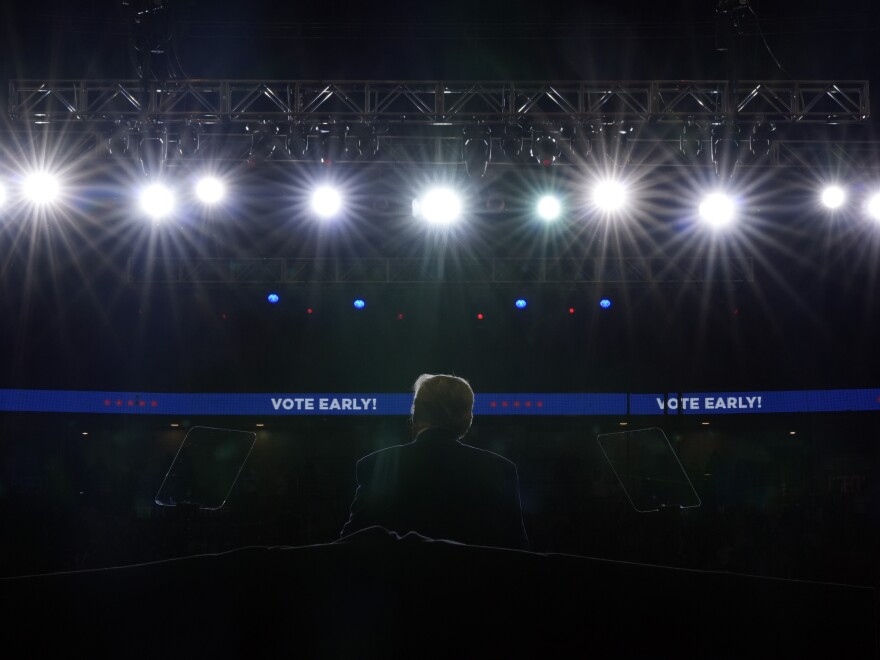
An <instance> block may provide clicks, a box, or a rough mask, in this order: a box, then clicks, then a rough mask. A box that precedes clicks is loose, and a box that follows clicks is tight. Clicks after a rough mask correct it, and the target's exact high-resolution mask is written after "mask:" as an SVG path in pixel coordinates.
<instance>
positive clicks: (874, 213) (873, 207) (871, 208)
mask: <svg viewBox="0 0 880 660" xmlns="http://www.w3.org/2000/svg"><path fill="white" fill-rule="evenodd" d="M0 195H2V193H0ZM865 211H867V213H868V217H870V218H871V219H873V220H880V192H877V193H874V194H873V195H871V196H870V197H869V198H868V203H867V204H865Z"/></svg>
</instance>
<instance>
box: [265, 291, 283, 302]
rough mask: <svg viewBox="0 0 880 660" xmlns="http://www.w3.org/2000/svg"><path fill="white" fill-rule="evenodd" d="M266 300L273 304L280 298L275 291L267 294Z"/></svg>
mask: <svg viewBox="0 0 880 660" xmlns="http://www.w3.org/2000/svg"><path fill="white" fill-rule="evenodd" d="M266 300H268V301H269V302H270V303H272V304H273V305H274V304H275V303H277V302H278V301H279V300H281V298H279V297H278V294H277V293H270V294H269V295H268V296H266Z"/></svg>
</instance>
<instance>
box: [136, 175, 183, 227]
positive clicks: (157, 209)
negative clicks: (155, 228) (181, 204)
mask: <svg viewBox="0 0 880 660" xmlns="http://www.w3.org/2000/svg"><path fill="white" fill-rule="evenodd" d="M140 203H141V210H142V211H143V212H144V213H146V214H147V215H148V216H150V217H151V218H152V219H153V220H162V219H163V218H165V217H167V216H169V215H171V213H173V212H174V206H175V199H174V193H173V192H172V191H171V189H170V188H168V187H167V186H164V185H162V184H161V183H153V184H150V185H148V186H146V187H144V189H143V190H142V191H141V197H140Z"/></svg>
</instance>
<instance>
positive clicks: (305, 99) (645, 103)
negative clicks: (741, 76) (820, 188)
mask: <svg viewBox="0 0 880 660" xmlns="http://www.w3.org/2000/svg"><path fill="white" fill-rule="evenodd" d="M139 99H145V103H146V106H145V107H143V106H142V102H141V101H140V100H139ZM733 107H735V108H736V111H737V117H738V120H739V121H753V122H754V121H762V122H773V123H777V124H784V123H793V124H794V123H821V124H827V123H863V122H865V121H866V120H867V118H868V117H869V116H870V108H869V90H868V81H866V80H836V81H835V80H795V81H757V80H752V81H740V82H737V84H736V86H735V89H730V86H729V84H728V83H727V82H725V81H718V80H692V81H681V80H675V81H668V80H657V81H559V82H552V81H543V82H541V81H538V82H535V81H531V82H530V81H522V82H514V81H503V82H497V81H469V82H456V81H307V80H297V81H293V80H286V81H285V80H268V81H255V80H169V81H161V82H158V81H157V82H151V83H149V88H148V90H147V93H146V94H143V87H142V83H141V82H140V81H137V80H113V81H101V80H13V81H11V82H10V89H9V108H8V110H9V114H10V116H11V118H12V119H13V120H16V121H21V122H32V123H37V122H39V123H44V122H70V121H74V122H90V121H125V120H143V119H145V118H151V119H161V120H164V121H182V120H192V121H199V122H205V123H221V122H222V123H230V122H248V121H254V120H258V119H259V120H275V121H284V122H303V123H309V122H327V121H354V122H398V123H401V122H402V123H408V124H434V125H436V124H445V125H450V124H451V125H458V124H468V123H473V122H475V121H478V122H487V123H502V124H503V123H515V122H562V123H569V124H571V123H574V124H587V123H591V122H594V123H595V122H620V121H626V122H631V123H640V122H642V123H648V122H650V123H669V122H675V123H678V122H682V121H689V120H690V121H704V122H720V121H722V120H723V119H724V118H725V116H726V115H727V114H728V111H729V109H730V108H733Z"/></svg>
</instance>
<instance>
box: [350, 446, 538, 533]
mask: <svg viewBox="0 0 880 660" xmlns="http://www.w3.org/2000/svg"><path fill="white" fill-rule="evenodd" d="M356 474H357V482H358V487H357V492H356V493H355V498H354V502H352V505H351V516H350V518H349V520H348V522H347V523H346V524H345V527H344V528H343V529H342V535H343V536H345V535H347V534H351V533H352V532H356V531H358V530H360V529H364V528H366V527H372V526H373V525H380V526H382V527H385V528H387V529H389V530H391V531H394V532H397V533H399V534H405V533H407V532H418V533H419V534H422V535H423V536H427V537H430V538H432V539H448V540H452V541H459V542H461V543H468V544H472V545H488V546H496V547H505V548H523V549H527V548H528V543H529V540H528V537H527V536H526V531H525V527H524V526H523V520H522V505H521V503H520V498H519V479H518V478H517V474H516V465H514V464H513V463H512V462H511V461H509V460H507V459H506V458H504V457H503V456H499V455H498V454H494V453H492V452H490V451H485V450H483V449H477V448H476V447H471V446H469V445H466V444H464V443H462V442H459V441H458V440H457V439H456V438H455V435H454V434H453V433H450V432H449V431H445V430H443V429H429V430H427V431H423V432H422V433H420V434H419V435H418V437H417V438H416V439H415V440H414V441H413V442H410V443H408V444H405V445H398V446H396V447H389V448H388V449H382V450H380V451H377V452H374V453H372V454H368V455H367V456H364V457H363V458H362V459H360V460H359V461H358V463H357V470H356Z"/></svg>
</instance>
